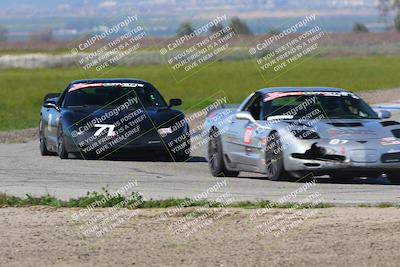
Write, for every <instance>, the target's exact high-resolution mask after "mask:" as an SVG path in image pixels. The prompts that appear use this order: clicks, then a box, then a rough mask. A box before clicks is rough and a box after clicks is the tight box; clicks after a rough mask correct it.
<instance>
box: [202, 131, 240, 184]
mask: <svg viewBox="0 0 400 267" xmlns="http://www.w3.org/2000/svg"><path fill="white" fill-rule="evenodd" d="M207 153H208V167H209V169H210V172H211V174H212V175H213V176H214V177H237V176H239V173H240V172H238V171H230V170H228V169H227V168H226V166H225V162H224V158H223V157H224V153H223V151H222V141H221V137H220V135H219V132H218V130H212V131H211V132H210V135H209V141H208V149H207Z"/></svg>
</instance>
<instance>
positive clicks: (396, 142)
mask: <svg viewBox="0 0 400 267" xmlns="http://www.w3.org/2000/svg"><path fill="white" fill-rule="evenodd" d="M381 145H383V146H393V145H400V140H397V139H396V138H394V137H386V138H382V139H381Z"/></svg>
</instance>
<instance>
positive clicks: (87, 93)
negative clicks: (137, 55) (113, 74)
mask: <svg viewBox="0 0 400 267" xmlns="http://www.w3.org/2000/svg"><path fill="white" fill-rule="evenodd" d="M132 100H133V101H132ZM127 102H129V103H130V104H132V103H133V106H135V107H141V106H144V107H165V106H167V104H166V102H165V100H164V99H163V97H162V96H161V95H160V93H159V92H158V91H157V90H156V89H155V88H154V87H152V86H151V85H149V84H134V83H130V84H128V83H126V84H125V83H120V84H118V83H116V84H111V83H110V84H107V83H101V84H74V85H73V86H72V87H71V88H70V89H69V91H68V93H67V94H66V96H65V100H64V106H65V107H81V106H101V107H102V106H108V107H110V106H111V107H115V106H119V105H123V104H124V103H127Z"/></svg>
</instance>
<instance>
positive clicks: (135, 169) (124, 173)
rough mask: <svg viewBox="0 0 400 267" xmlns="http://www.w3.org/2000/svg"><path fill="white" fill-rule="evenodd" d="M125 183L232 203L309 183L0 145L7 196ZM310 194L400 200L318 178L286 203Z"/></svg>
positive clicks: (76, 192)
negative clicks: (229, 175) (74, 157)
mask: <svg viewBox="0 0 400 267" xmlns="http://www.w3.org/2000/svg"><path fill="white" fill-rule="evenodd" d="M392 111H393V110H392ZM394 118H395V119H399V118H400V115H399V113H395V115H394ZM130 181H136V182H137V187H136V188H134V189H132V190H134V191H139V192H140V193H141V194H142V195H143V196H144V197H145V198H146V199H150V198H153V199H165V198H171V197H172V198H184V197H195V196H197V195H199V194H202V195H203V196H207V198H209V199H215V198H216V197H219V196H221V194H223V193H230V194H231V195H232V196H233V199H234V200H235V201H242V200H257V199H267V200H274V201H277V200H280V199H282V198H283V197H285V196H286V197H287V196H288V195H290V194H291V193H292V192H295V191H296V190H298V189H299V188H301V187H308V186H307V184H306V182H307V181H306V180H302V181H292V182H273V181H269V180H266V179H265V178H264V177H263V176H260V175H257V174H249V173H242V174H241V176H240V177H238V178H222V179H221V178H218V179H217V178H214V177H212V176H211V175H210V174H209V171H208V167H207V162H205V160H204V157H202V155H201V153H200V154H199V155H194V157H193V158H192V159H191V160H190V161H189V162H184V163H175V162H152V161H132V160H130V161H117V160H101V161H96V160H61V159H59V158H58V157H56V156H48V157H42V156H40V154H39V149H38V142H34V141H32V142H29V143H24V144H0V192H4V193H7V194H10V195H16V196H24V195H25V194H31V195H36V196H41V195H45V194H50V195H54V196H56V197H59V198H61V199H69V198H73V197H79V196H84V195H86V193H87V192H88V191H101V189H102V188H104V187H108V189H109V191H111V192H112V191H113V190H117V189H118V188H121V187H123V186H125V185H127V183H128V182H130ZM224 181H225V182H226V183H224ZM218 182H219V183H218ZM214 191H215V192H214ZM312 193H319V195H320V198H321V199H322V200H323V201H324V202H327V203H335V204H337V205H349V206H352V205H358V204H377V203H383V202H388V203H389V202H390V203H396V204H398V203H400V185H392V184H390V183H389V182H388V181H387V180H386V178H384V177H379V178H376V179H354V180H353V181H352V182H351V183H339V184H338V183H332V182H330V181H329V179H327V178H320V179H317V183H316V184H315V185H313V186H310V188H309V189H308V190H307V191H304V192H302V193H297V194H296V195H293V194H292V195H291V196H292V198H290V201H293V202H297V201H301V200H303V199H305V198H307V197H309V196H310V194H312ZM293 196H296V197H293Z"/></svg>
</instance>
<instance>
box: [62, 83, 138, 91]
mask: <svg viewBox="0 0 400 267" xmlns="http://www.w3.org/2000/svg"><path fill="white" fill-rule="evenodd" d="M107 86H113V87H132V88H135V87H144V84H141V83H77V84H74V85H72V87H71V88H70V89H69V90H68V92H73V91H76V90H79V89H84V88H91V87H107Z"/></svg>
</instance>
